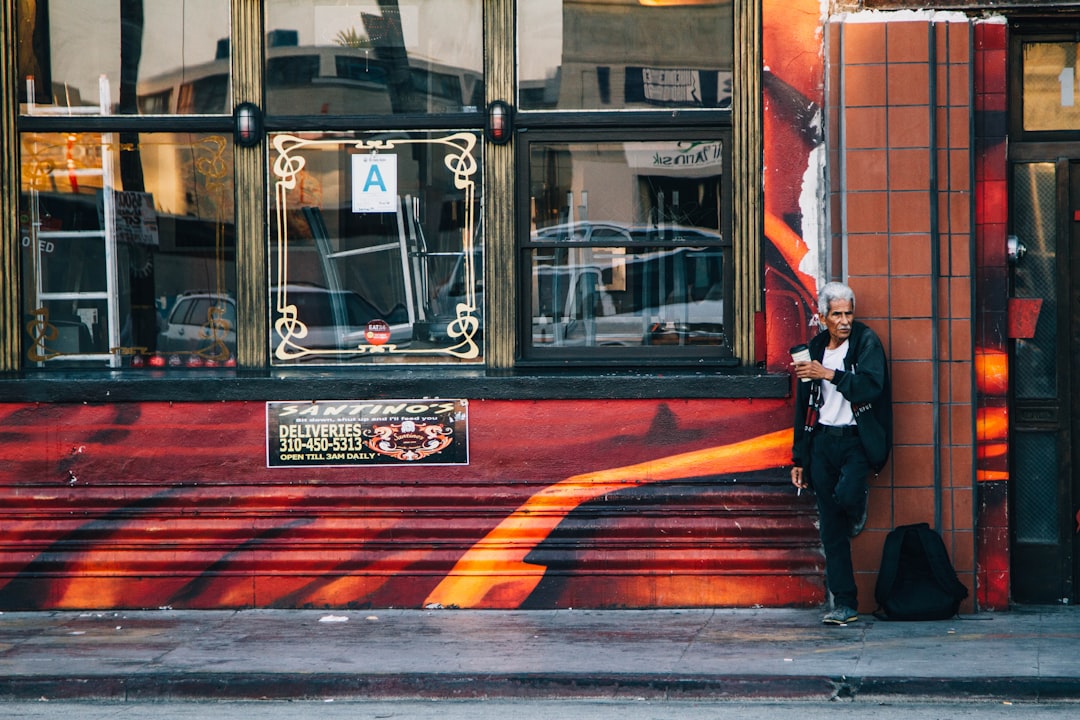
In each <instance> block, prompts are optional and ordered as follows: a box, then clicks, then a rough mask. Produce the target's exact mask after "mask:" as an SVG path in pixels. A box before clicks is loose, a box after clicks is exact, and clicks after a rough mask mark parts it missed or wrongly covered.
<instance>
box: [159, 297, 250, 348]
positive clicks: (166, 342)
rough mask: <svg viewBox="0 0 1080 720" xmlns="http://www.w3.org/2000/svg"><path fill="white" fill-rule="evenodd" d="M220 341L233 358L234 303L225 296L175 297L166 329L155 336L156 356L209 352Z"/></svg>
mask: <svg viewBox="0 0 1080 720" xmlns="http://www.w3.org/2000/svg"><path fill="white" fill-rule="evenodd" d="M218 340H220V341H221V342H223V343H224V344H225V347H226V348H228V351H229V354H230V355H235V354H236V301H235V300H233V299H232V298H231V297H228V296H227V295H220V294H217V293H210V292H186V293H181V294H180V295H178V296H177V299H176V304H175V305H173V307H172V310H170V311H169V316H168V318H167V320H166V322H165V328H164V329H163V330H162V331H161V332H160V333H158V342H157V349H158V351H159V352H196V351H206V350H210V352H213V347H214V346H215V345H216V341H218Z"/></svg>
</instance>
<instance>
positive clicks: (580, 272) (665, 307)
mask: <svg viewBox="0 0 1080 720" xmlns="http://www.w3.org/2000/svg"><path fill="white" fill-rule="evenodd" d="M614 250H615V252H612V249H610V248H590V249H587V250H581V251H577V253H578V254H579V255H580V256H579V257H577V258H575V259H573V260H572V261H568V262H566V263H565V264H559V265H538V266H536V267H535V268H534V292H535V293H536V303H537V307H536V308H535V309H534V313H533V321H532V335H533V342H534V344H536V345H555V346H564V347H573V346H586V347H592V346H604V345H607V346H620V345H622V346H631V345H634V346H640V345H661V344H663V345H692V344H706V345H722V344H723V343H724V342H725V333H724V302H723V280H722V279H723V252H724V251H723V248H720V247H711V248H710V247H677V248H662V249H656V248H649V249H645V248H643V250H644V252H639V253H634V252H632V251H628V252H625V253H623V252H622V251H623V250H624V248H616V249H614ZM626 250H628V249H626ZM605 251H606V252H605ZM571 252H575V251H571ZM582 253H583V254H582ZM613 268H619V272H620V275H619V279H618V281H616V276H615V274H614V272H613Z"/></svg>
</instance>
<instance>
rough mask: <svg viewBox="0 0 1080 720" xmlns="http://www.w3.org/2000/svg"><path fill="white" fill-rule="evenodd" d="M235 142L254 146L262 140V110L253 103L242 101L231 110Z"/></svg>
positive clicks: (244, 145)
mask: <svg viewBox="0 0 1080 720" xmlns="http://www.w3.org/2000/svg"><path fill="white" fill-rule="evenodd" d="M233 123H234V125H235V131H236V132H235V134H236V144H237V145H239V146H240V147H254V146H256V145H258V144H259V143H260V142H262V134H263V133H262V111H261V110H259V106H258V105H256V104H255V103H250V102H243V103H240V104H239V105H237V106H236V110H235V111H234V112H233Z"/></svg>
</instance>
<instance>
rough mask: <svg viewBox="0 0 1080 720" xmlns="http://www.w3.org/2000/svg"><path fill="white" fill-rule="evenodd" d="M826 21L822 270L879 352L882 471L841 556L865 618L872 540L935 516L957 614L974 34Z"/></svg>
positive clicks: (970, 362)
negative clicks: (827, 224) (886, 385)
mask: <svg viewBox="0 0 1080 720" xmlns="http://www.w3.org/2000/svg"><path fill="white" fill-rule="evenodd" d="M837 23H838V25H839V27H830V28H829V31H830V34H829V35H828V37H829V39H830V43H831V44H832V45H833V46H835V45H836V44H839V48H838V49H837V48H835V47H832V48H831V52H830V60H831V61H832V62H837V63H839V66H840V67H839V73H838V76H839V77H838V78H837V79H838V81H839V82H838V83H836V82H835V81H834V83H833V85H832V87H830V88H829V93H828V100H827V102H828V113H829V117H830V118H832V122H833V123H834V124H835V125H839V128H830V138H831V142H832V143H833V144H834V147H835V148H836V150H837V153H836V156H835V157H836V159H837V162H834V163H832V164H831V166H830V168H829V173H830V192H831V193H832V194H833V195H834V196H840V199H841V201H840V202H835V201H834V202H831V203H830V207H831V208H834V212H833V215H832V218H831V220H832V231H833V236H832V247H833V248H842V255H841V256H840V257H837V256H835V254H834V257H833V258H832V266H833V267H832V273H831V274H832V276H833V277H835V278H840V279H845V278H846V280H847V282H848V283H849V284H850V285H851V287H852V288H853V289H854V290H855V293H856V298H857V305H856V313H857V315H858V316H859V317H860V318H861V319H862V320H864V321H865V322H867V323H868V324H869V325H870V326H871V327H873V328H874V330H875V331H877V332H878V334H879V335H880V336H881V338H882V341H883V342H884V343H885V346H886V350H887V351H888V353H889V356H890V362H891V368H892V375H893V395H894V423H895V438H894V449H893V456H892V460H891V461H890V463H889V465H888V466H887V467H886V468H885V469H884V470H883V471H882V473H881V475H880V476H879V477H877V478H876V479H874V480H873V482H872V483H871V510H870V514H869V522H868V529H867V531H866V532H864V533H863V534H862V535H860V536H859V537H858V538H857V539H856V540H855V541H854V544H853V547H852V551H853V554H854V557H855V562H856V578H857V581H858V583H859V596H860V599H861V600H860V602H861V605H862V606H863V610H868V609H873V589H874V583H875V582H876V580H877V570H878V567H879V565H880V562H881V550H882V545H883V543H884V539H885V535H886V534H887V533H888V531H889V530H891V529H892V528H893V527H896V526H898V525H903V524H907V523H914V522H929V523H930V524H931V525H934V524H935V515H936V512H935V508H936V507H939V508H940V525H939V526H938V530H939V531H940V532H941V534H942V536H943V537H944V539H945V541H946V544H947V546H948V548H949V550H950V556H951V557H952V560H953V563H954V565H955V566H956V569H957V572H958V573H959V574H960V577H961V579H962V580H963V582H964V584H965V585H967V586H968V588H969V589H970V590H972V591H973V592H972V596H971V599H969V600H968V606H967V610H969V611H970V610H972V609H974V598H975V596H976V593H975V592H974V591H975V588H976V552H975V550H976V537H975V528H976V524H975V517H976V511H975V501H974V498H975V494H976V493H975V489H976V483H975V467H974V457H975V445H976V424H975V406H974V405H973V396H974V393H973V390H972V370H973V367H974V357H975V337H976V331H975V329H974V327H975V318H974V317H973V314H972V308H973V302H972V292H973V290H974V287H975V284H974V280H975V278H974V272H975V265H974V257H973V254H974V248H973V246H972V243H971V239H970V233H971V225H972V223H971V219H970V218H971V216H972V213H973V211H974V207H973V204H972V199H973V196H972V192H971V188H972V161H973V155H972V153H973V149H972V117H973V115H974V113H973V108H972V97H973V93H972V87H973V85H972V83H973V80H974V75H975V67H974V65H975V61H976V59H977V58H978V55H977V54H976V52H975V51H974V48H973V46H974V26H973V24H972V23H970V22H968V21H966V20H965V19H963V18H959V19H952V18H950V21H948V22H942V21H934V20H932V19H930V18H929V17H928V18H916V19H912V18H911V16H909V15H905V16H896V18H895V19H890V18H889V17H888V16H887V15H878V16H876V17H875V19H873V20H872V21H869V22H868V21H866V20H864V19H862V18H860V17H859V16H858V15H854V16H846V17H844V18H842V19H840V20H838V21H837ZM931 80H933V82H931ZM833 130H836V132H832V131H833ZM835 208H840V212H835ZM935 219H936V223H935ZM935 338H936V339H937V344H936V347H935V344H934V339H935ZM935 380H936V385H935ZM935 389H936V393H935ZM935 458H936V459H937V461H938V463H937V469H936V471H935ZM935 474H936V475H937V477H935ZM981 600H982V597H981V596H980V601H981Z"/></svg>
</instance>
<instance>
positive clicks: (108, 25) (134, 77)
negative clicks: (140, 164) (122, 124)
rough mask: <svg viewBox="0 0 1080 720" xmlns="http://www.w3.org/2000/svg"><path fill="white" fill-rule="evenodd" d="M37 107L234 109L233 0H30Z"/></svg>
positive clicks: (24, 61)
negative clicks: (231, 84)
mask: <svg viewBox="0 0 1080 720" xmlns="http://www.w3.org/2000/svg"><path fill="white" fill-rule="evenodd" d="M18 13H19V17H18V19H19V83H20V87H19V98H20V102H21V110H22V112H23V113H24V114H27V115H41V114H63V115H113V114H118V115H120V114H141V115H164V114H185V113H197V114H228V113H231V112H232V104H231V102H230V98H229V40H228V38H229V18H230V10H229V0H185V2H175V0H142V2H116V0H47V1H46V0H23V1H21V2H19V4H18Z"/></svg>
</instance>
